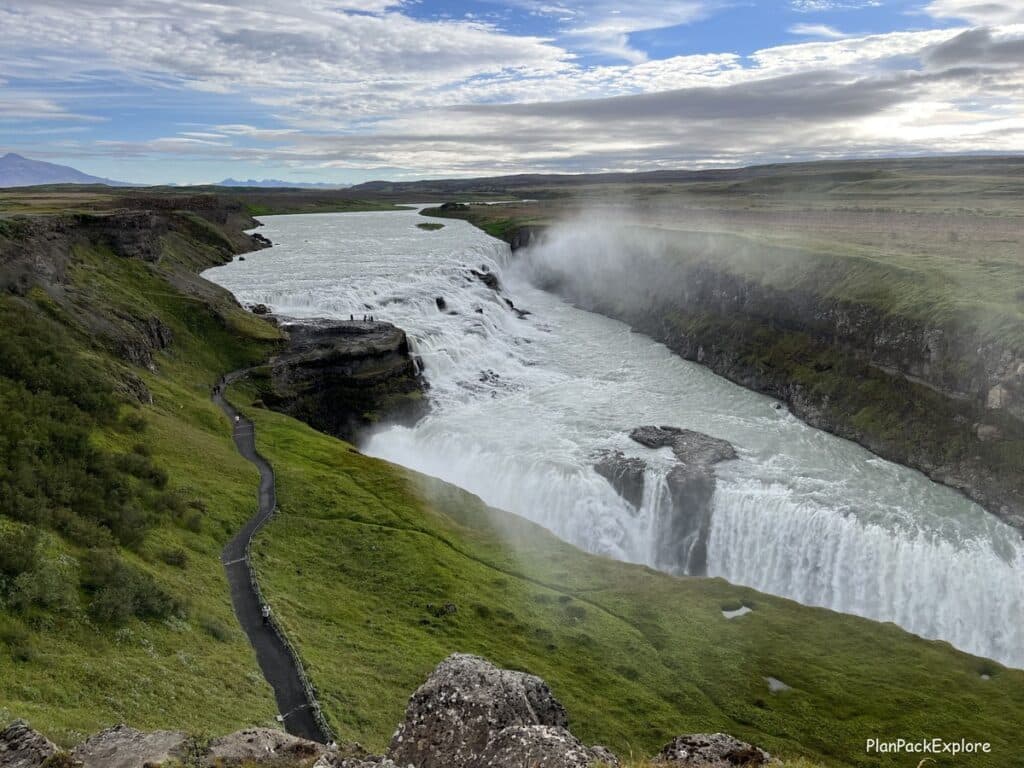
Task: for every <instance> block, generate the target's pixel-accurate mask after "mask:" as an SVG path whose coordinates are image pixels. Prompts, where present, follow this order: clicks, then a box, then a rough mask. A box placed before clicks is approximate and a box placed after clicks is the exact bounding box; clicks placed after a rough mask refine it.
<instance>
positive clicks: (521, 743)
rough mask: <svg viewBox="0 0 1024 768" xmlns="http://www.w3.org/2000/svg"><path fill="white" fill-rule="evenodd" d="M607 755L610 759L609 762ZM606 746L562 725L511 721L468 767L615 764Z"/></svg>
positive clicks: (586, 767)
mask: <svg viewBox="0 0 1024 768" xmlns="http://www.w3.org/2000/svg"><path fill="white" fill-rule="evenodd" d="M609 758H610V759H611V761H612V762H608V760H609ZM618 764H619V761H618V759H616V758H615V756H614V755H612V754H611V753H610V752H608V750H606V749H604V748H603V747H601V748H596V749H591V748H588V747H585V746H583V744H581V743H580V741H579V739H577V738H576V737H575V736H573V735H572V734H571V733H569V731H568V730H566V729H565V728H560V727H558V726H551V725H513V726H511V727H509V728H504V729H502V730H501V731H498V733H496V734H495V735H494V737H493V738H492V739H491V740H490V741H489V742H488V743H487V746H486V747H484V750H483V752H481V753H480V754H479V755H478V756H477V757H476V758H475V759H473V760H470V762H469V763H468V765H469V766H470V767H471V768H506V767H507V766H518V765H526V766H530V768H591V766H596V765H607V766H617V765H618Z"/></svg>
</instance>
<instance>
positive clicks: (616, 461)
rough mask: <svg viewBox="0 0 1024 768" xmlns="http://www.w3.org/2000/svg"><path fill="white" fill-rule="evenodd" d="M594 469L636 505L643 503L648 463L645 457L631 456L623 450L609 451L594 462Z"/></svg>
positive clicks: (623, 496)
mask: <svg viewBox="0 0 1024 768" xmlns="http://www.w3.org/2000/svg"><path fill="white" fill-rule="evenodd" d="M594 470H595V471H596V472H597V474H599V475H601V477H603V478H605V479H606V480H607V481H608V482H609V483H611V484H612V487H613V488H614V489H615V490H616V492H618V494H619V495H620V496H621V497H622V498H624V499H625V500H626V501H628V502H629V503H630V504H632V505H633V506H634V507H639V506H640V505H641V504H642V503H643V500H644V473H645V472H646V471H647V463H646V462H645V461H644V460H643V459H636V458H630V457H628V456H626V455H625V454H623V453H622V451H614V452H608V453H605V454H603V455H602V456H601V457H600V458H599V459H598V461H597V463H595V464H594Z"/></svg>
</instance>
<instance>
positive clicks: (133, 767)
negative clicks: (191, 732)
mask: <svg viewBox="0 0 1024 768" xmlns="http://www.w3.org/2000/svg"><path fill="white" fill-rule="evenodd" d="M189 741H190V739H189V737H188V734H186V733H183V732H181V731H137V730H135V729H134V728H130V727H129V726H127V725H115V726H114V727H113V728H107V729H106V730H103V731H100V732H99V733H97V734H96V735H95V736H92V737H90V738H89V739H86V740H85V741H84V742H82V743H81V744H79V745H78V746H77V747H75V749H74V751H73V752H72V753H71V757H72V759H73V760H74V761H75V762H77V763H80V764H81V766H82V768H149V767H150V766H158V765H163V764H164V763H169V762H171V761H172V760H173V761H180V760H182V759H183V758H184V757H185V756H186V754H187V752H188V746H189Z"/></svg>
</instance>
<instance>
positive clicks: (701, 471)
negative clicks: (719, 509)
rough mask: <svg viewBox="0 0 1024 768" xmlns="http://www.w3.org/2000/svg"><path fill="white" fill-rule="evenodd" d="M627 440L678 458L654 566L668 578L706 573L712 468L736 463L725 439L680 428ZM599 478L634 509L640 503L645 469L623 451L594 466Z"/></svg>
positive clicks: (639, 432) (648, 430)
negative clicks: (668, 506)
mask: <svg viewBox="0 0 1024 768" xmlns="http://www.w3.org/2000/svg"><path fill="white" fill-rule="evenodd" d="M629 436H630V437H631V438H632V439H633V440H635V441H636V442H638V443H640V445H643V446H645V447H647V448H671V449H672V452H673V453H674V454H675V456H676V459H678V462H679V463H678V464H677V465H676V466H675V467H673V468H672V470H671V471H670V472H669V473H668V475H667V476H666V478H665V483H666V485H667V487H668V493H669V501H670V509H671V511H670V513H669V514H667V515H662V516H661V517H659V519H658V520H657V526H658V529H659V530H658V531H657V533H656V534H655V535H654V536H653V537H652V539H653V540H654V541H656V542H658V545H657V546H658V550H657V552H656V553H655V559H654V563H655V567H657V568H658V569H660V570H664V571H668V572H669V573H678V574H689V575H703V574H705V573H706V572H707V540H708V534H709V533H710V530H711V511H712V510H711V502H712V498H713V497H714V493H715V472H714V466H715V464H717V463H719V462H720V461H727V460H729V459H735V458H736V450H735V449H734V448H733V446H732V445H731V444H730V443H729V442H728V441H726V440H720V439H719V438H716V437H711V436H710V435H705V434H703V433H702V432H695V431H693V430H691V429H680V428H678V427H654V426H646V427H637V428H636V429H634V430H633V431H632V432H630V433H629ZM594 469H595V470H596V471H597V472H598V474H600V475H602V476H603V477H604V478H606V479H607V480H608V481H609V482H610V483H611V484H612V487H614V488H615V490H616V491H617V492H618V493H619V495H620V496H622V497H623V498H624V499H625V500H626V501H628V502H629V503H630V504H632V505H633V506H634V507H639V506H640V505H641V503H642V502H643V500H644V493H645V484H646V482H647V480H646V474H647V464H646V462H644V460H643V459H638V458H630V457H627V456H625V455H623V454H622V453H621V452H615V453H609V454H605V455H604V456H602V457H601V458H600V459H599V460H598V462H597V463H596V464H595V465H594Z"/></svg>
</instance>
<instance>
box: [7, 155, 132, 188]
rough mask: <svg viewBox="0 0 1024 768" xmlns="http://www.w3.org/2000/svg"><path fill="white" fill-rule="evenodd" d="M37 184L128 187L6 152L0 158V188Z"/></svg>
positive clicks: (65, 167)
mask: <svg viewBox="0 0 1024 768" xmlns="http://www.w3.org/2000/svg"><path fill="white" fill-rule="evenodd" d="M37 184H106V185H107V186H109V187H130V186H132V185H131V184H126V183H125V182H123V181H111V180H110V179H102V178H100V177H99V176H90V175H89V174H87V173H82V172H81V171H79V170H76V169H74V168H71V167H70V166H67V165H56V164H55V163H44V162H43V161H42V160H30V159H29V158H27V157H22V156H21V155H16V154H14V153H13V152H8V153H7V154H6V155H4V156H3V157H0V188H2V187H32V186H35V185H37Z"/></svg>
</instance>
